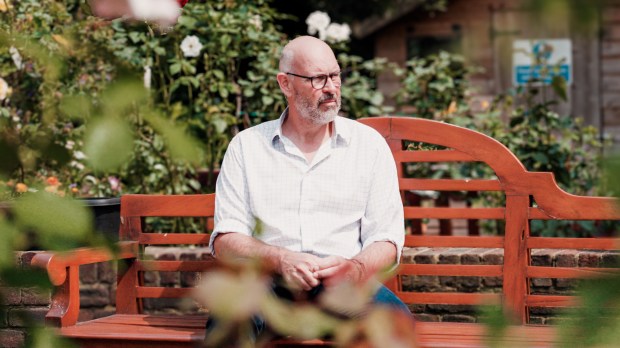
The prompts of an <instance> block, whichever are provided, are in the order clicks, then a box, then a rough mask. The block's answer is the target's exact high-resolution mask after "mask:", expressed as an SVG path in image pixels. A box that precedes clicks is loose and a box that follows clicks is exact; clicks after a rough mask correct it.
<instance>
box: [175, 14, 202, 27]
mask: <svg viewBox="0 0 620 348" xmlns="http://www.w3.org/2000/svg"><path fill="white" fill-rule="evenodd" d="M177 22H178V24H179V25H181V26H184V27H186V28H187V29H190V30H192V29H194V28H195V27H196V22H197V20H196V19H195V18H193V17H189V16H180V17H179V19H178V21H177Z"/></svg>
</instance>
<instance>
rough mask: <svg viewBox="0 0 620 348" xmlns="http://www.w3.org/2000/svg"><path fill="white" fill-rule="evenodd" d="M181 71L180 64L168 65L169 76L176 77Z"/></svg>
mask: <svg viewBox="0 0 620 348" xmlns="http://www.w3.org/2000/svg"><path fill="white" fill-rule="evenodd" d="M180 71H181V64H180V63H174V64H171V65H170V74H172V75H176V74H178V73H179V72H180Z"/></svg>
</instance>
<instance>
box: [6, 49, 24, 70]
mask: <svg viewBox="0 0 620 348" xmlns="http://www.w3.org/2000/svg"><path fill="white" fill-rule="evenodd" d="M9 53H10V54H11V58H12V59H13V63H15V67H17V69H18V70H21V69H22V67H23V64H22V56H21V55H20V54H19V51H18V50H17V48H15V47H13V46H11V48H9Z"/></svg>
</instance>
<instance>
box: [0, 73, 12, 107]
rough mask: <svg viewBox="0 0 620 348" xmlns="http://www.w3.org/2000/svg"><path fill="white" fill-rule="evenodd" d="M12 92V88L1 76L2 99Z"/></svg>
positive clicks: (0, 92)
mask: <svg viewBox="0 0 620 348" xmlns="http://www.w3.org/2000/svg"><path fill="white" fill-rule="evenodd" d="M9 94H11V88H10V87H9V84H8V83H6V81H5V80H4V79H3V78H2V77H0V101H3V100H4V99H6V98H7V97H8V96H9Z"/></svg>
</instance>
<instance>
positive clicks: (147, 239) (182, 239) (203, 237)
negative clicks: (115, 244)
mask: <svg viewBox="0 0 620 348" xmlns="http://www.w3.org/2000/svg"><path fill="white" fill-rule="evenodd" d="M210 236H211V235H210V234H206V233H191V234H190V233H163V234H160V233H140V237H139V241H140V244H149V245H169V244H185V245H187V244H196V245H198V244H203V245H208V244H209V237H210Z"/></svg>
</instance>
